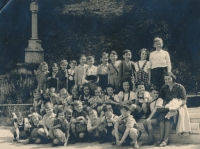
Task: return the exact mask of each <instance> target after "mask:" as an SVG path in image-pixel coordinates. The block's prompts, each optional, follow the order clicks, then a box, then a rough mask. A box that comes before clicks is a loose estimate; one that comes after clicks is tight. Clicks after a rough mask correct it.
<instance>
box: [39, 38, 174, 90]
mask: <svg viewBox="0 0 200 149" xmlns="http://www.w3.org/2000/svg"><path fill="white" fill-rule="evenodd" d="M153 46H154V48H155V49H156V50H155V51H153V52H151V53H150V56H149V51H148V50H147V49H144V48H143V49H141V50H140V51H139V57H140V58H139V61H137V62H135V63H134V62H133V61H131V58H132V53H131V51H130V50H124V51H123V58H124V60H122V61H119V60H117V59H118V55H117V53H116V52H115V51H111V52H110V54H108V53H106V52H103V53H102V55H101V62H102V63H101V64H100V65H99V66H98V67H96V66H94V62H95V59H94V57H93V56H88V57H86V56H85V55H81V56H80V59H79V63H80V64H79V65H78V66H77V62H76V61H75V60H71V61H70V64H69V66H70V69H67V68H68V62H67V60H62V61H61V62H60V64H59V65H58V64H57V63H53V65H52V67H51V70H50V73H49V71H48V64H47V63H46V62H42V63H41V64H40V65H39V67H38V70H37V71H35V74H36V76H37V80H38V88H37V89H38V90H42V91H45V90H46V89H47V88H51V87H54V88H55V89H56V92H59V91H60V90H61V89H62V88H65V89H67V90H68V91H69V92H70V90H71V87H72V86H73V85H77V86H79V88H81V87H82V86H83V84H85V83H88V84H89V85H90V88H91V89H92V90H93V89H94V88H95V87H96V86H97V85H99V86H100V87H101V88H102V89H103V90H105V88H106V86H107V85H108V84H112V85H113V86H114V87H115V89H116V91H119V90H120V87H121V85H122V84H121V81H122V80H123V79H124V78H129V79H130V80H132V83H135V82H140V81H142V82H144V84H145V87H146V89H148V88H149V86H150V85H153V86H157V87H159V88H161V87H162V86H163V85H164V81H163V74H164V72H168V73H171V61H170V56H169V53H168V52H167V51H164V50H162V46H163V41H162V39H161V38H155V39H154V41H153ZM148 57H149V60H148ZM109 59H110V63H108V61H109ZM86 63H87V64H86ZM59 67H60V68H59Z"/></svg>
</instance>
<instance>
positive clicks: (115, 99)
mask: <svg viewBox="0 0 200 149" xmlns="http://www.w3.org/2000/svg"><path fill="white" fill-rule="evenodd" d="M105 100H113V101H116V102H119V97H118V95H114V94H113V95H112V96H109V95H106V96H105Z"/></svg>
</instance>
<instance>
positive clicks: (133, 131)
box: [129, 128, 138, 144]
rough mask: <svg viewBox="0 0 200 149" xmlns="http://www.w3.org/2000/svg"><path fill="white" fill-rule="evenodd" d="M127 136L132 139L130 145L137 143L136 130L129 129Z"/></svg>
mask: <svg viewBox="0 0 200 149" xmlns="http://www.w3.org/2000/svg"><path fill="white" fill-rule="evenodd" d="M129 136H130V138H131V139H132V141H131V144H134V143H137V137H138V130H137V129H136V128H131V129H130V131H129Z"/></svg>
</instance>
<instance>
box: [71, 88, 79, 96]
mask: <svg viewBox="0 0 200 149" xmlns="http://www.w3.org/2000/svg"><path fill="white" fill-rule="evenodd" d="M72 95H73V96H78V90H77V89H76V88H73V89H72Z"/></svg>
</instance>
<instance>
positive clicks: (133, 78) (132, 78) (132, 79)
mask: <svg viewBox="0 0 200 149" xmlns="http://www.w3.org/2000/svg"><path fill="white" fill-rule="evenodd" d="M131 82H132V83H133V84H135V77H134V76H132V77H131Z"/></svg>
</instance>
